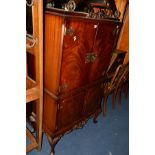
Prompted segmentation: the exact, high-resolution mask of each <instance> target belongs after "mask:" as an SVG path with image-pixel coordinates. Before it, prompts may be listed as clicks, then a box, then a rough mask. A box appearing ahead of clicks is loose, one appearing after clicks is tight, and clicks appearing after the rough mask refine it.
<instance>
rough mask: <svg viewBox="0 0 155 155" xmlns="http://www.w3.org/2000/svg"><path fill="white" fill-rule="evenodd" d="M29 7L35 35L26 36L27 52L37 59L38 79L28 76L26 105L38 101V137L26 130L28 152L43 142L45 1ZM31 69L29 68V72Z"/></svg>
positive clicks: (31, 4) (32, 3)
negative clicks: (28, 141)
mask: <svg viewBox="0 0 155 155" xmlns="http://www.w3.org/2000/svg"><path fill="white" fill-rule="evenodd" d="M26 4H27V6H28V7H32V19H33V22H32V23H33V34H32V35H30V34H27V35H26V52H28V53H31V54H32V55H34V57H35V75H36V79H35V80H34V79H31V78H30V77H29V76H28V74H27V76H26V103H27V104H30V103H31V101H34V100H36V102H35V103H36V108H37V109H36V118H37V119H36V137H34V135H33V134H32V133H31V132H30V130H29V129H28V128H27V129H26V135H27V138H28V139H29V140H30V144H28V145H27V147H26V152H29V151H31V150H32V149H34V148H38V150H40V149H41V142H42V111H43V1H42V0H38V1H36V0H32V1H27V2H26ZM28 69H29V68H28V67H27V70H28Z"/></svg>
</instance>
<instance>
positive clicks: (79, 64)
mask: <svg viewBox="0 0 155 155" xmlns="http://www.w3.org/2000/svg"><path fill="white" fill-rule="evenodd" d="M94 24H95V23H93V22H86V21H80V20H79V21H78V20H70V19H68V20H66V25H65V35H64V43H63V54H62V64H61V65H62V66H61V78H60V89H61V92H67V91H70V90H73V89H75V88H78V87H80V86H82V85H85V84H86V83H87V82H88V74H89V70H90V67H91V66H90V64H89V63H86V56H87V54H88V53H90V52H91V51H92V47H93V42H94V38H95V37H94V36H95V34H96V29H95V28H94Z"/></svg>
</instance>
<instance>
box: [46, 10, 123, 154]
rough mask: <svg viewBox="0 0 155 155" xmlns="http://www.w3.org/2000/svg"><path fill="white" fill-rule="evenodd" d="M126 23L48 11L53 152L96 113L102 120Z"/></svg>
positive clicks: (48, 91)
mask: <svg viewBox="0 0 155 155" xmlns="http://www.w3.org/2000/svg"><path fill="white" fill-rule="evenodd" d="M120 25H121V24H120V22H119V21H117V20H114V19H102V20H97V19H90V18H88V17H87V14H85V13H77V12H76V13H75V12H66V11H62V10H58V9H56V10H55V9H47V10H46V12H45V38H44V39H45V47H44V116H43V128H44V131H45V133H46V135H47V137H48V140H49V142H50V144H51V148H52V152H51V154H54V146H55V145H56V143H57V142H58V140H59V139H60V138H61V137H62V136H63V135H64V134H65V133H66V132H67V133H68V132H70V131H71V130H73V129H75V128H80V127H82V126H83V125H84V124H85V123H86V121H87V120H88V118H90V117H91V116H94V122H96V118H97V116H98V114H99V113H100V112H101V100H102V92H103V90H102V89H103V88H102V83H103V82H104V79H105V78H104V73H105V72H106V70H107V68H108V65H109V62H110V58H111V54H112V51H113V49H114V48H115V45H116V41H117V34H118V31H119V29H120Z"/></svg>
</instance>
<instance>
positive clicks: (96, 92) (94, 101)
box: [83, 84, 102, 117]
mask: <svg viewBox="0 0 155 155" xmlns="http://www.w3.org/2000/svg"><path fill="white" fill-rule="evenodd" d="M101 101H102V88H101V84H97V85H95V86H93V87H91V88H90V89H88V90H87V91H86V94H85V99H84V107H83V115H84V116H86V117H87V116H88V115H91V114H93V113H94V112H96V111H97V110H100V109H101Z"/></svg>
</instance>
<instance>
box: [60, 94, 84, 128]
mask: <svg viewBox="0 0 155 155" xmlns="http://www.w3.org/2000/svg"><path fill="white" fill-rule="evenodd" d="M84 96H85V93H84V92H82V93H80V94H77V95H74V96H72V97H68V98H66V99H64V100H61V101H60V102H59V109H58V128H59V129H61V128H63V127H67V126H68V125H71V124H72V123H74V122H75V121H78V120H79V119H80V118H81V117H82V110H83V101H84Z"/></svg>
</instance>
